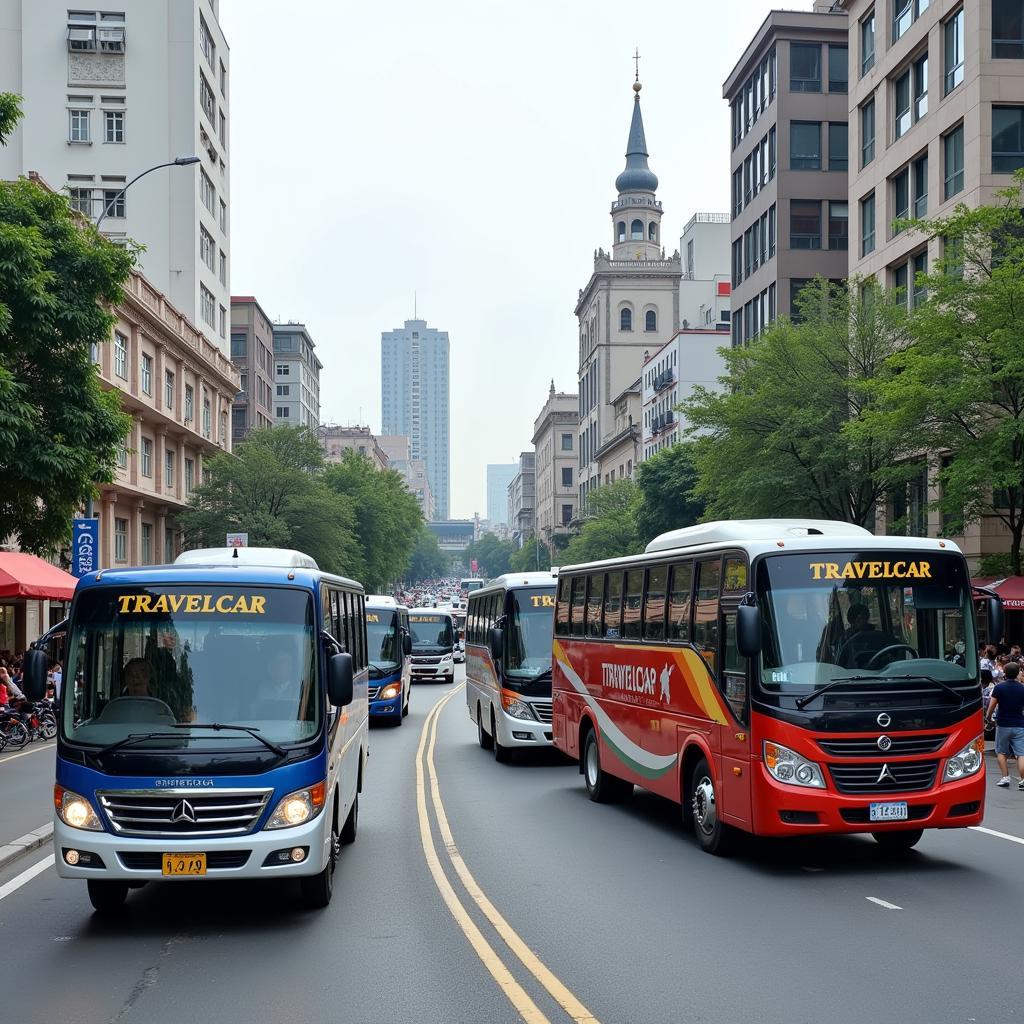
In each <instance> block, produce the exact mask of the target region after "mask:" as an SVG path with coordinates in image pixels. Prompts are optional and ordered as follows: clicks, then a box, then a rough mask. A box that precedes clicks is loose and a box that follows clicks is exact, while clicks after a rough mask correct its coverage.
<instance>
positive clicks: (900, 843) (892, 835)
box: [871, 828, 924, 850]
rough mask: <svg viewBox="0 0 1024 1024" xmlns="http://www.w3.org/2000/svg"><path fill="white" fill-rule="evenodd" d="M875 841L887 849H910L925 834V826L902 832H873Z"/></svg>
mask: <svg viewBox="0 0 1024 1024" xmlns="http://www.w3.org/2000/svg"><path fill="white" fill-rule="evenodd" d="M871 834H872V835H873V836H874V837H875V842H876V843H878V845H879V846H881V847H882V848H883V849H886V850H910V849H913V847H915V846H917V844H918V842H920V840H921V836H923V835H924V829H923V828H910V829H904V830H902V831H901V832H872V833H871Z"/></svg>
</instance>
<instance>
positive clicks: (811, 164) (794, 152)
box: [789, 121, 821, 171]
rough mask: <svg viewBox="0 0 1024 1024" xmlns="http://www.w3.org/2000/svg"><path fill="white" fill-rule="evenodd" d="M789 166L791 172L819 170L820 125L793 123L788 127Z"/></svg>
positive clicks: (816, 122) (809, 122)
mask: <svg viewBox="0 0 1024 1024" xmlns="http://www.w3.org/2000/svg"><path fill="white" fill-rule="evenodd" d="M789 166H790V168H791V169H792V170H794V171H796V170H801V171H819V170H821V124H820V122H818V121H793V122H791V123H790V126H789Z"/></svg>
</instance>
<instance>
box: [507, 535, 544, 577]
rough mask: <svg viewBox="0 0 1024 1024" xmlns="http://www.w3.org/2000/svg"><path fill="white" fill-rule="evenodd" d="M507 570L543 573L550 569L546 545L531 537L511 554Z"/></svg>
mask: <svg viewBox="0 0 1024 1024" xmlns="http://www.w3.org/2000/svg"><path fill="white" fill-rule="evenodd" d="M509 568H510V569H511V570H512V571H513V572H544V571H546V570H547V569H550V568H551V552H550V551H548V549H547V545H546V544H544V543H543V542H542V541H540V540H538V539H537V538H536V537H531V538H530V539H529V540H527V542H526V543H525V544H524V545H523V546H522V547H521V548H518V549H517V550H516V551H515V552H514V553H513V555H512V557H511V559H509Z"/></svg>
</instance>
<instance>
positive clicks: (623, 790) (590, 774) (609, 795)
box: [583, 729, 633, 804]
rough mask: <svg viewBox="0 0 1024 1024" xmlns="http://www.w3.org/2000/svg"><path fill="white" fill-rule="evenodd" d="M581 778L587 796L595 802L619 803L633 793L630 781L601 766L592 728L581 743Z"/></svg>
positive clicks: (599, 752) (599, 753) (595, 734)
mask: <svg viewBox="0 0 1024 1024" xmlns="http://www.w3.org/2000/svg"><path fill="white" fill-rule="evenodd" d="M583 779H584V781H585V782H586V784H587V796H589V797H590V799H591V800H593V801H594V802H595V803H599V804H617V803H621V802H622V801H623V800H626V799H628V798H629V797H630V796H631V795H632V793H633V783H632V782H626V781H625V779H618V778H616V777H615V776H614V775H609V774H608V773H607V772H606V771H605V770H604V769H603V768H602V767H601V751H600V750H599V749H598V745H597V733H596V732H595V731H594V730H593V729H591V730H590V732H588V733H587V739H586V742H585V743H584V744H583Z"/></svg>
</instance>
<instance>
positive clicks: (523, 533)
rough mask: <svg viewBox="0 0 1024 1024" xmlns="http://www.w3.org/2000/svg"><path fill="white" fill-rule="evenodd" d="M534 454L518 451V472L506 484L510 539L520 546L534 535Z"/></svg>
mask: <svg viewBox="0 0 1024 1024" xmlns="http://www.w3.org/2000/svg"><path fill="white" fill-rule="evenodd" d="M535 467H536V455H535V453H534V452H520V454H519V472H517V473H516V475H515V476H514V477H513V478H512V482H511V483H510V484H509V485H508V525H509V527H510V528H511V530H512V539H513V540H514V541H515V542H516V544H518V545H519V547H522V546H523V545H524V544H525V543H526V541H527V540H529V539H530V537H532V536H534V534H535V532H536V529H535V520H534V512H535V510H536V501H537V482H536V476H535Z"/></svg>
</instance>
